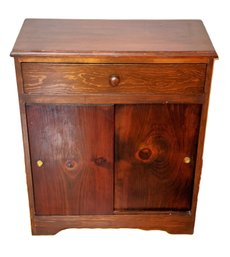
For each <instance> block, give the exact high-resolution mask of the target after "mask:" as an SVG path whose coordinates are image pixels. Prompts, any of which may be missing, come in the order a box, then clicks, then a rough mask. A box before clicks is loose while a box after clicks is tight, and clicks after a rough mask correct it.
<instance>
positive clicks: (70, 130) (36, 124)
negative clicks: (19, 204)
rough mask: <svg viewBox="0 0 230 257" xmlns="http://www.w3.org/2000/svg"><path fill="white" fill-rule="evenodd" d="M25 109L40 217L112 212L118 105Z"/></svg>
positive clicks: (36, 106)
mask: <svg viewBox="0 0 230 257" xmlns="http://www.w3.org/2000/svg"><path fill="white" fill-rule="evenodd" d="M26 111H27V118H28V129H29V141H30V154H31V165H32V176H33V188H34V200H35V213H36V215H77V214H109V213H110V214H111V213H112V212H113V107H111V106H100V107H96V106H94V107H93V106H84V107H83V106H55V105H28V106H27V108H26ZM92 128H93V129H92ZM38 160H42V162H43V166H42V167H40V168H39V167H38V166H37V161H38Z"/></svg>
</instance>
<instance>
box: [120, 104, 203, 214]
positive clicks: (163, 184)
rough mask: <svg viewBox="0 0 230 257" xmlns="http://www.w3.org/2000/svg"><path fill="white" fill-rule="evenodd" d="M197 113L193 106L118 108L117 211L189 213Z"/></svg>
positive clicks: (198, 121)
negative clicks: (180, 211) (187, 162)
mask: <svg viewBox="0 0 230 257" xmlns="http://www.w3.org/2000/svg"><path fill="white" fill-rule="evenodd" d="M200 111H201V106H200V105H192V104H190V105H185V104H164V105H163V104H157V105H152V104H151V105H147V104H145V105H141V104H139V105H119V106H116V111H115V113H116V116H115V118H116V121H115V124H116V125H115V126H116V132H115V133H116V136H115V138H116V139H115V141H116V144H115V149H116V154H115V160H116V164H115V209H116V210H121V211H122V210H130V211H135V210H169V211H179V210H183V211H189V210H190V209H191V202H192V192H193V177H194V166H195V161H196V149H197V140H198V132H199V123H200ZM185 157H190V158H191V163H189V164H186V163H184V158H185Z"/></svg>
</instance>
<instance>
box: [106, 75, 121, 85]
mask: <svg viewBox="0 0 230 257" xmlns="http://www.w3.org/2000/svg"><path fill="white" fill-rule="evenodd" d="M109 83H110V85H111V86H112V87H116V86H118V85H119V83H120V78H119V76H118V75H111V76H110V78H109Z"/></svg>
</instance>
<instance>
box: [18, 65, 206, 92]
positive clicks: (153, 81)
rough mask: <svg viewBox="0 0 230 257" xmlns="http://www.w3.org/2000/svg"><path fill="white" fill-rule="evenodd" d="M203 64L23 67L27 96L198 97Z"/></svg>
mask: <svg viewBox="0 0 230 257" xmlns="http://www.w3.org/2000/svg"><path fill="white" fill-rule="evenodd" d="M205 73H206V64H64V63H57V64H55V63H22V75H23V81H24V92H25V93H26V94H48V95H70V94H88V93H89V94H100V93H101V94H109V93H113V94H114V93H115V94H116V93H117V94H130V93H133V94H141V93H153V94H164V93H165V94H200V93H203V91H204V82H205Z"/></svg>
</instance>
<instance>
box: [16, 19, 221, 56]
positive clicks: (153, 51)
mask: <svg viewBox="0 0 230 257" xmlns="http://www.w3.org/2000/svg"><path fill="white" fill-rule="evenodd" d="M140 54H141V55H142V56H152V57H154V56H173V57H175V56H196V57H197V56H211V57H216V56H217V54H216V52H215V49H214V48H213V46H212V43H211V41H210V39H209V37H208V34H207V32H206V29H205V27H204V25H203V23H202V21H200V20H106V21H105V20H55V19H53V20H52V19H49V20H47V19H27V20H25V22H24V24H23V27H22V29H21V32H20V34H19V36H18V38H17V41H16V43H15V46H14V48H13V50H12V53H11V55H12V56H19V55H24V56H25V55H27V56H32V55H33V56H47V55H49V56H57V55H61V56H65V55H72V56H73V55H75V56H85V55H91V56H105V55H107V56H123V55H125V56H127V55H129V56H130V55H140Z"/></svg>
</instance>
